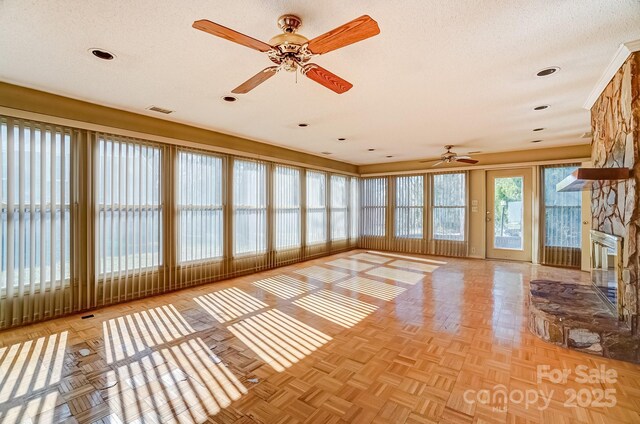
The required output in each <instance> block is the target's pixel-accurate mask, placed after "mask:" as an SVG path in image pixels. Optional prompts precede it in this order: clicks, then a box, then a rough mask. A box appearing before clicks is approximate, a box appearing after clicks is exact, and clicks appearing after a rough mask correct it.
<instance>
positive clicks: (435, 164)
mask: <svg viewBox="0 0 640 424" xmlns="http://www.w3.org/2000/svg"><path fill="white" fill-rule="evenodd" d="M442 163H444V161H443V160H441V161H438V162H436V163H434V164H433V165H431V167H434V166H438V165H440V164H442Z"/></svg>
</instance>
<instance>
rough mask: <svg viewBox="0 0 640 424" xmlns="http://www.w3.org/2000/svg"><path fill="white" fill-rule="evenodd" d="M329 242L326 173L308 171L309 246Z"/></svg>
mask: <svg viewBox="0 0 640 424" xmlns="http://www.w3.org/2000/svg"><path fill="white" fill-rule="evenodd" d="M326 240H327V181H326V174H325V173H324V172H317V171H307V244H314V243H324V242H325V241H326Z"/></svg>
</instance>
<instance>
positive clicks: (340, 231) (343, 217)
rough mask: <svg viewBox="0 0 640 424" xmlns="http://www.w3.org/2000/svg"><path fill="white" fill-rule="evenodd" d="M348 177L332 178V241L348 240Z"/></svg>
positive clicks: (338, 176)
mask: <svg viewBox="0 0 640 424" xmlns="http://www.w3.org/2000/svg"><path fill="white" fill-rule="evenodd" d="M348 207H349V203H348V199H347V177H343V176H341V175H332V176H331V240H344V239H346V238H347V212H348Z"/></svg>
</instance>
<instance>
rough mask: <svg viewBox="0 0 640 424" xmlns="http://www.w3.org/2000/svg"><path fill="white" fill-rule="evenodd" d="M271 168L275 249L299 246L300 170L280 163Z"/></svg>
mask: <svg viewBox="0 0 640 424" xmlns="http://www.w3.org/2000/svg"><path fill="white" fill-rule="evenodd" d="M273 169H274V171H273V172H274V178H273V203H274V207H273V210H274V215H275V216H274V221H275V231H274V233H275V245H276V249H291V248H296V247H300V225H301V223H300V170H299V169H297V168H291V167H289V166H280V165H276V166H275V167H274V168H273Z"/></svg>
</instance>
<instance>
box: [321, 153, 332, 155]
mask: <svg viewBox="0 0 640 424" xmlns="http://www.w3.org/2000/svg"><path fill="white" fill-rule="evenodd" d="M322 154H323V155H330V154H331V152H322Z"/></svg>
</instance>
